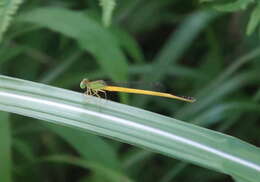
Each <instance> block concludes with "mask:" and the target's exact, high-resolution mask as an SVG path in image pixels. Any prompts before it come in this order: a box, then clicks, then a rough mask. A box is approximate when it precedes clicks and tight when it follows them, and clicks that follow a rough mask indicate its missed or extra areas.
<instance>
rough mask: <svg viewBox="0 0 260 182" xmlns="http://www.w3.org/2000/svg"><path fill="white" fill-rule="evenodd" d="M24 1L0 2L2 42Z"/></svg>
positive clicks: (0, 0)
mask: <svg viewBox="0 0 260 182" xmlns="http://www.w3.org/2000/svg"><path fill="white" fill-rule="evenodd" d="M21 3H22V0H0V41H1V40H2V36H3V33H4V32H5V31H6V30H7V28H8V26H9V24H10V22H11V20H12V17H13V15H14V14H15V12H16V10H17V9H18V7H19V5H20V4H21Z"/></svg>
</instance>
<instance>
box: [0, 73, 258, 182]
mask: <svg viewBox="0 0 260 182" xmlns="http://www.w3.org/2000/svg"><path fill="white" fill-rule="evenodd" d="M0 109H1V110H3V111H7V112H12V113H17V114H21V115H25V116H29V117H33V118H37V119H41V120H43V121H48V122H52V123H55V124H58V125H64V126H68V127H73V128H79V129H81V130H82V131H88V132H91V133H96V134H98V135H102V136H107V137H110V138H114V139H116V140H120V141H124V142H126V143H129V144H134V145H137V146H139V147H145V148H147V149H150V150H153V151H156V152H158V153H161V154H165V155H168V156H171V157H174V158H178V159H181V160H185V161H188V162H191V163H194V164H197V165H199V166H203V167H206V168H209V169H213V170H216V171H220V172H223V173H226V174H229V175H231V176H236V177H240V176H241V177H243V179H246V180H248V181H252V182H258V179H260V158H259V156H260V150H259V149H258V148H257V147H254V146H252V145H250V144H247V143H245V142H243V141H241V140H239V139H236V138H234V137H230V136H228V135H224V134H221V133H218V132H214V131H211V130H208V129H204V128H201V127H198V126H195V125H192V124H187V123H185V122H181V121H179V120H176V119H173V118H169V117H166V116H162V115H159V114H156V113H152V112H149V111H145V110H142V109H138V108H134V107H130V106H127V105H123V104H119V103H115V102H111V101H107V100H103V99H99V98H95V97H91V96H84V95H83V94H80V93H75V92H72V91H67V90H64V89H59V88H55V87H50V86H47V85H43V84H37V83H33V82H29V81H24V80H19V79H14V78H10V77H5V76H1V77H0ZM246 122H250V121H246ZM83 140H84V139H83Z"/></svg>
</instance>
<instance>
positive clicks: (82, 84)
mask: <svg viewBox="0 0 260 182" xmlns="http://www.w3.org/2000/svg"><path fill="white" fill-rule="evenodd" d="M80 88H81V89H84V88H86V84H85V80H82V81H81V82H80Z"/></svg>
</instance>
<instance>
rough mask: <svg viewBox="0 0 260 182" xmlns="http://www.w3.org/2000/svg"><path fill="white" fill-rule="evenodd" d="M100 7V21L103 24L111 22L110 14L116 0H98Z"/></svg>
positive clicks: (107, 24) (106, 24)
mask: <svg viewBox="0 0 260 182" xmlns="http://www.w3.org/2000/svg"><path fill="white" fill-rule="evenodd" d="M99 2H100V6H101V7H102V21H103V24H104V25H105V26H109V25H110V23H111V18H112V14H113V11H114V8H115V6H116V0H99Z"/></svg>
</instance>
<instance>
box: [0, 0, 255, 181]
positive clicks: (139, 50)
mask: <svg viewBox="0 0 260 182" xmlns="http://www.w3.org/2000/svg"><path fill="white" fill-rule="evenodd" d="M100 5H101V6H100ZM18 7H19V9H18V12H17V13H16V14H15V12H16V11H17V8H18ZM259 11H260V8H259V2H258V1H254V0H221V1H217V0H200V1H196V0H194V1H181V0H149V1H148V0H124V1H115V0H100V1H99V2H98V1H95V0H77V1H69V0H44V1H33V0H28V1H24V2H23V3H22V4H21V1H20V0H0V37H2V40H1V45H0V46H1V47H0V71H1V74H4V75H9V76H12V77H18V78H22V79H25V80H32V81H36V82H43V83H46V84H50V85H54V86H58V87H62V88H66V89H71V90H75V91H79V82H80V81H81V79H82V78H84V77H87V78H89V79H105V80H113V81H123V82H128V81H129V82H131V81H136V80H141V81H144V82H146V83H149V82H159V83H162V84H163V85H165V86H166V89H167V91H170V92H171V91H172V90H174V93H175V94H177V95H189V96H194V97H196V99H197V100H198V101H197V102H196V103H195V104H186V103H182V102H178V101H173V100H169V99H162V98H156V97H148V96H140V95H131V96H129V97H130V98H128V96H125V95H120V97H119V98H116V97H115V98H114V99H115V100H117V101H121V102H124V103H127V104H129V105H132V106H137V107H142V108H145V109H147V110H151V111H154V112H158V113H161V114H164V115H168V116H173V117H174V118H178V119H181V120H183V121H187V122H190V123H194V124H197V125H200V126H203V127H208V128H210V129H212V130H218V131H221V132H224V133H227V134H229V135H232V136H236V137H238V138H240V139H242V140H244V141H246V142H249V143H251V144H254V145H256V146H259V145H260V142H259V141H260V140H259V138H260V132H259V131H260V122H259V116H258V115H259V113H258V108H259V100H260V94H259V93H260V89H259V81H260V62H259V58H260V44H259V29H258V24H259V21H260V13H259ZM112 15H113V16H112ZM11 20H12V21H11ZM7 28H8V29H7ZM246 34H248V35H246ZM112 96H114V94H109V97H110V98H112ZM0 120H1V123H0V136H1V137H0V140H1V142H0V146H1V147H0V149H1V154H0V159H1V162H0V174H1V175H0V181H6V182H8V181H27V182H29V181H80V182H81V181H82V182H83V181H91V182H92V181H93V182H96V181H113V180H114V179H115V178H114V177H115V176H116V177H118V176H120V177H121V179H122V180H121V181H163V182H169V181H186V182H189V181H192V182H193V181H202V182H209V181H214V182H228V181H232V179H231V178H230V177H228V176H226V175H224V174H220V173H217V172H213V171H211V170H207V169H203V168H199V167H197V166H192V165H189V164H187V163H182V162H180V161H177V160H174V159H172V158H169V157H165V156H162V155H159V154H155V153H152V152H148V151H145V150H143V149H140V148H136V147H133V146H129V145H126V144H123V143H120V142H116V141H113V140H108V139H105V138H101V137H98V136H94V135H92V134H88V133H81V132H79V131H76V132H75V131H74V130H72V129H69V128H62V127H57V126H50V125H46V124H43V123H41V122H36V120H35V119H31V118H27V117H23V116H18V115H8V114H6V113H1V114H0ZM245 150H246V149H245ZM11 151H12V152H11ZM11 154H12V155H11ZM58 163H61V164H58ZM66 164H70V165H66ZM108 168H111V171H110V170H106V169H108ZM100 171H105V172H101V173H100ZM114 171H117V173H116V174H115V173H114ZM11 176H12V177H11ZM237 181H241V178H237ZM242 181H243V180H242ZM259 181H260V179H259Z"/></svg>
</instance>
